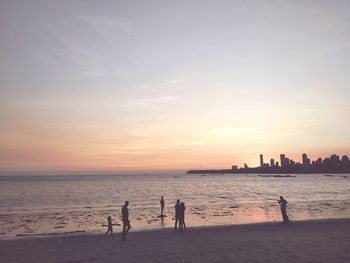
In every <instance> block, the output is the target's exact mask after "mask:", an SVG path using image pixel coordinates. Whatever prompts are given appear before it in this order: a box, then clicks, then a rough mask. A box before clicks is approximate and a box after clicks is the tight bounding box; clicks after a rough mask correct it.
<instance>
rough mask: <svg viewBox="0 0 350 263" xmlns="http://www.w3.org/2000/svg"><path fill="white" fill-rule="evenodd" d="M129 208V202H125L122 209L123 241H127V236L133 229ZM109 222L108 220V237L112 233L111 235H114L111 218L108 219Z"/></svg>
mask: <svg viewBox="0 0 350 263" xmlns="http://www.w3.org/2000/svg"><path fill="white" fill-rule="evenodd" d="M128 206H129V201H125V204H124V206H123V207H122V221H123V232H122V240H125V239H126V238H125V235H126V233H128V232H129V230H130V229H131V225H130V220H129V208H128ZM107 220H108V229H107V232H106V233H105V235H107V234H108V233H111V235H113V223H112V217H111V216H109V217H108V218H107Z"/></svg>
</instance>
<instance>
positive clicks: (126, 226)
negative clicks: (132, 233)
mask: <svg viewBox="0 0 350 263" xmlns="http://www.w3.org/2000/svg"><path fill="white" fill-rule="evenodd" d="M128 205H129V201H125V205H124V206H123V207H122V221H123V233H122V240H125V239H126V238H125V235H126V233H128V232H129V230H130V228H131V225H130V221H129V209H128Z"/></svg>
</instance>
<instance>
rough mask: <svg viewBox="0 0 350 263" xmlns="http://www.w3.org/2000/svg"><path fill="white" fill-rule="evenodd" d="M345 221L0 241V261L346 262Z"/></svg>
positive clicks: (349, 257)
mask: <svg viewBox="0 0 350 263" xmlns="http://www.w3.org/2000/svg"><path fill="white" fill-rule="evenodd" d="M349 233H350V219H335V220H318V221H300V222H293V223H292V224H290V225H283V224H281V223H276V222H274V223H261V224H248V225H232V226H222V227H208V228H189V229H188V230H187V231H186V232H176V233H175V232H174V231H173V230H171V229H165V230H159V231H146V232H131V233H129V235H128V239H127V240H126V241H124V242H122V241H120V233H116V234H115V235H114V236H113V237H106V238H105V237H104V236H103V235H84V236H64V237H63V236H60V237H57V236H56V237H43V238H28V239H15V240H2V241H0V262H31V263H33V262H62V263H63V262H64V263H77V262H169V263H171V262H270V263H271V262H350V249H349V247H350V235H349Z"/></svg>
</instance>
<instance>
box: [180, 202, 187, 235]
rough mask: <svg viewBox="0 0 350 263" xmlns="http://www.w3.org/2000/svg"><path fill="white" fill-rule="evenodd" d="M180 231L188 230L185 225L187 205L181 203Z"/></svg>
mask: <svg viewBox="0 0 350 263" xmlns="http://www.w3.org/2000/svg"><path fill="white" fill-rule="evenodd" d="M179 229H180V230H181V231H182V230H184V229H185V230H186V223H185V203H182V202H181V203H180V209H179Z"/></svg>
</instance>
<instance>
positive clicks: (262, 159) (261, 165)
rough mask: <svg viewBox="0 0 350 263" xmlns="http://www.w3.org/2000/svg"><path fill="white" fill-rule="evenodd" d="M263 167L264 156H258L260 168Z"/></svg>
mask: <svg viewBox="0 0 350 263" xmlns="http://www.w3.org/2000/svg"><path fill="white" fill-rule="evenodd" d="M263 166H264V155H262V154H260V167H263Z"/></svg>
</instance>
